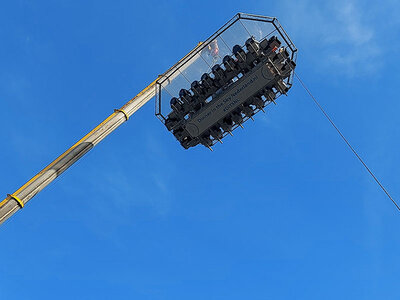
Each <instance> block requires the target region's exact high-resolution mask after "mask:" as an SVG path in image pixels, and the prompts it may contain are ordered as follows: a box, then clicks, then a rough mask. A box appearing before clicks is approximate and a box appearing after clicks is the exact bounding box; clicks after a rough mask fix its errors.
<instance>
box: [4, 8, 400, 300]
mask: <svg viewBox="0 0 400 300" xmlns="http://www.w3.org/2000/svg"><path fill="white" fill-rule="evenodd" d="M238 11H242V12H248V13H256V14H262V15H270V16H276V17H278V19H279V20H280V22H281V23H282V25H283V26H284V27H285V29H286V30H287V31H288V33H289V35H290V36H291V37H292V39H293V41H294V42H295V44H296V45H297V47H298V48H299V57H298V73H299V74H300V76H301V77H302V78H303V79H304V80H305V82H306V83H307V84H308V86H309V87H310V89H311V90H312V91H313V93H314V94H315V96H317V98H318V99H319V100H320V102H321V104H322V105H323V106H324V107H325V108H326V109H327V111H328V112H329V113H330V114H331V116H332V117H333V119H334V120H335V121H336V123H337V124H338V125H339V127H340V128H341V129H342V130H343V132H344V133H345V135H346V136H347V137H348V139H349V140H350V141H351V142H352V144H353V145H354V146H355V147H356V149H358V151H359V153H360V154H361V156H362V157H363V158H364V159H365V160H366V162H367V163H368V164H369V166H370V167H371V168H372V169H373V170H374V171H375V173H376V175H377V176H378V177H379V178H380V179H381V181H382V182H383V183H384V185H385V186H386V187H387V189H388V190H389V191H390V192H391V193H392V195H393V196H394V198H395V199H398V200H400V185H399V176H400V171H399V170H400V168H399V166H400V158H399V155H398V150H396V149H398V148H399V141H400V130H399V119H398V112H399V110H400V102H399V101H398V95H397V94H398V89H397V88H398V86H399V84H398V83H399V80H400V75H399V74H400V72H399V71H400V64H399V62H400V56H399V53H400V51H399V50H400V42H399V40H398V36H399V33H400V21H399V18H398V16H399V14H400V5H399V4H397V3H396V1H390V0H386V1H381V2H380V3H379V4H377V3H375V1H356V0H350V1H343V0H339V1H323V2H322V1H304V0H300V1H287V0H286V1H277V2H272V1H229V2H222V1H219V2H218V1H207V0H205V1H201V2H189V1H168V2H165V3H160V2H158V1H145V2H141V3H139V2H133V1H112V2H104V1H34V2H32V1H8V2H2V4H0V25H1V26H0V28H1V29H0V38H1V41H2V43H1V47H0V109H1V112H2V118H1V121H0V122H1V128H2V129H1V130H0V139H1V141H2V147H1V152H0V153H1V155H0V164H1V168H2V170H3V172H2V173H1V175H0V190H1V191H2V192H3V194H4V196H5V195H6V193H10V192H13V191H15V190H16V189H17V188H18V187H19V186H21V185H22V184H23V183H24V182H25V181H26V180H28V179H29V178H30V177H32V176H33V175H34V174H35V173H36V172H38V171H40V170H41V169H42V168H43V167H44V166H45V165H47V164H48V163H49V162H50V161H51V160H52V159H54V158H56V157H57V156H58V155H59V154H61V153H62V152H63V151H64V150H65V149H67V148H68V147H69V146H70V145H72V144H73V143H74V142H75V141H77V140H78V139H79V138H81V137H82V136H83V135H84V134H85V133H87V132H88V131H89V130H90V129H92V128H93V127H95V126H96V125H97V124H98V123H99V122H100V121H102V120H103V119H104V118H106V117H107V116H108V115H109V114H110V113H111V112H112V110H113V109H114V108H117V107H120V106H121V105H122V104H124V102H125V101H126V100H128V99H130V98H131V97H132V96H134V95H135V94H136V93H137V92H139V91H140V90H141V89H142V88H144V87H145V86H147V84H148V83H150V82H151V81H153V80H154V79H155V77H156V76H157V75H158V74H160V73H162V72H164V71H165V70H166V69H167V68H168V67H169V66H170V65H172V64H173V63H174V62H175V61H177V60H178V59H179V58H180V57H182V56H183V55H184V54H185V53H186V52H187V51H189V50H190V49H191V48H193V46H194V45H196V44H197V42H198V41H200V40H204V39H205V38H207V37H208V36H209V35H210V34H211V33H213V32H214V31H215V30H216V29H217V28H219V27H220V26H221V25H222V24H223V23H224V22H226V21H227V20H228V19H229V18H231V17H232V16H233V15H234V14H235V13H236V12H238ZM399 226H400V215H399V212H398V211H396V209H395V207H394V206H393V204H392V203H391V202H390V201H389V200H388V199H387V198H386V196H385V195H384V194H383V192H382V191H381V190H379V189H378V187H377V186H376V184H375V182H373V180H372V179H371V178H370V177H369V175H368V173H367V172H366V171H365V170H364V169H363V168H362V166H361V165H360V164H359V162H358V161H357V160H356V159H355V158H354V157H353V156H352V154H351V153H350V152H349V151H348V149H347V148H346V147H345V145H344V144H343V142H342V141H341V140H340V139H339V137H338V136H337V134H336V133H335V132H334V130H333V129H332V128H331V127H330V125H329V123H328V122H327V121H326V120H325V119H324V118H323V116H322V115H321V113H320V112H319V111H318V110H317V108H316V107H315V105H314V104H313V103H312V101H311V100H310V99H309V98H308V96H307V95H306V94H305V92H304V91H303V90H302V88H301V87H300V85H299V84H298V83H297V82H295V85H294V87H293V89H292V90H291V91H290V94H289V97H285V98H281V99H279V103H278V105H277V106H274V107H273V108H272V109H271V110H269V111H268V113H267V114H265V115H261V114H259V115H257V116H256V122H254V123H250V122H247V123H246V124H245V129H243V130H242V129H238V130H236V131H235V136H234V137H227V138H226V139H225V142H224V144H223V145H217V146H216V147H215V151H214V152H210V151H208V150H207V149H204V148H202V147H196V148H194V149H191V150H188V151H185V150H183V149H182V148H181V147H180V146H179V145H178V143H177V142H176V141H175V140H174V138H173V137H172V135H171V134H170V133H169V132H167V130H166V129H165V128H164V127H163V126H162V124H161V123H160V122H159V121H158V120H157V119H156V117H155V116H154V105H153V104H152V103H149V104H148V105H146V106H145V107H143V108H142V109H141V110H140V111H139V112H138V113H137V114H135V116H134V117H132V118H131V119H130V120H129V122H127V123H125V124H123V125H122V126H121V127H120V128H119V129H118V130H116V131H115V132H114V133H113V134H112V135H111V136H109V137H108V138H107V139H106V140H105V141H103V142H102V143H101V144H99V145H98V146H97V147H96V148H95V149H94V150H93V151H91V153H89V154H88V155H87V156H86V157H84V158H83V159H82V160H81V161H80V162H79V163H78V164H77V165H75V166H74V167H72V168H71V169H70V170H68V171H67V172H66V173H64V174H63V175H62V176H61V177H60V178H58V179H57V180H56V182H55V183H53V184H51V185H50V186H49V187H47V188H46V189H45V190H44V191H43V192H41V193H40V194H39V195H38V196H36V197H35V198H34V199H33V200H32V201H31V202H29V204H28V205H26V208H25V209H24V210H23V211H21V212H19V213H18V214H17V215H15V216H14V217H13V218H12V219H10V220H9V221H8V222H6V224H5V225H3V226H2V227H1V229H0V238H1V241H2V242H1V247H0V253H1V257H2V259H1V264H0V299H54V298H57V299H133V298H134V299H205V298H206V299H399V298H400V288H399V278H400V258H399V251H400V239H399V237H398V228H399Z"/></svg>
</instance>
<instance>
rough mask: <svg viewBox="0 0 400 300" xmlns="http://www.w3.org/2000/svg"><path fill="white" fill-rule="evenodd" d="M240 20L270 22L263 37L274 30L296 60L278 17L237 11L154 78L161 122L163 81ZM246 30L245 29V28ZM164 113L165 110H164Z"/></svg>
mask: <svg viewBox="0 0 400 300" xmlns="http://www.w3.org/2000/svg"><path fill="white" fill-rule="evenodd" d="M241 20H249V21H256V22H265V23H270V24H271V25H272V26H273V28H274V29H273V30H272V31H271V32H269V33H268V34H267V35H265V37H268V36H270V35H272V34H274V33H275V32H276V33H277V34H279V36H281V37H282V39H283V41H284V42H285V43H286V46H287V47H288V48H289V50H290V59H291V60H292V61H294V62H296V59H297V48H296V46H295V45H294V43H293V42H292V40H291V39H290V37H289V35H288V34H287V33H286V31H285V30H284V29H283V27H282V25H281V24H280V23H279V21H278V19H277V18H275V17H267V16H260V15H254V14H246V13H237V14H236V15H235V16H234V17H233V18H232V19H230V20H229V21H228V22H226V23H225V24H224V25H223V26H222V27H221V28H219V29H218V30H217V31H216V32H215V33H214V34H212V35H211V36H210V37H208V38H207V39H206V40H205V41H204V42H202V43H199V45H198V47H197V48H196V49H194V50H193V51H191V53H189V54H188V55H186V56H185V57H184V58H183V59H182V60H181V61H179V62H178V63H177V64H176V65H175V66H174V67H172V68H171V69H170V70H169V71H170V72H169V74H168V76H167V75H166V74H163V75H160V77H159V78H158V79H157V80H156V84H155V95H156V101H155V112H156V113H155V114H156V116H157V118H158V119H159V120H160V121H161V122H162V123H165V120H166V117H165V115H164V114H163V112H162V106H161V101H162V98H161V94H162V93H161V90H162V88H163V85H164V84H165V83H168V82H170V81H171V80H172V78H173V76H176V74H177V72H179V70H181V69H182V68H184V66H185V65H186V64H188V63H189V62H190V61H191V60H193V58H195V57H196V56H199V55H200V53H201V52H202V51H203V50H204V49H205V48H206V47H208V46H209V45H210V43H211V42H212V41H213V40H215V39H217V38H218V37H220V36H221V35H222V34H223V33H224V32H225V31H227V30H229V28H231V27H232V26H233V25H234V24H235V23H237V22H241ZM241 25H242V26H243V27H244V28H246V26H245V25H244V24H243V23H241ZM246 30H247V29H246ZM292 81H293V74H291V76H290V77H289V78H288V82H287V83H289V84H291V83H292ZM164 113H165V112H164Z"/></svg>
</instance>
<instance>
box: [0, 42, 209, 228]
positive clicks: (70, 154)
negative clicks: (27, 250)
mask: <svg viewBox="0 0 400 300" xmlns="http://www.w3.org/2000/svg"><path fill="white" fill-rule="evenodd" d="M201 45H202V42H200V43H199V44H198V45H197V46H196V47H195V48H194V49H193V50H192V51H190V52H189V53H188V54H187V55H185V57H183V58H182V59H181V60H179V61H178V62H177V63H176V64H175V65H174V66H172V67H171V68H170V69H169V70H168V71H166V72H165V73H164V74H163V75H160V76H158V77H157V79H156V80H154V81H153V82H152V83H150V85H149V86H147V87H146V88H145V89H144V90H143V91H141V92H140V93H139V94H137V95H136V96H135V97H134V98H132V99H131V100H129V101H128V102H127V103H126V104H125V105H124V106H122V107H121V108H120V109H115V110H114V112H113V113H112V114H111V115H110V116H109V117H108V118H107V119H105V120H104V121H103V122H101V123H100V124H99V125H98V126H97V127H96V128H94V129H93V130H92V131H90V132H89V133H88V134H87V135H85V136H84V137H83V138H82V139H80V140H79V141H78V142H77V143H76V144H75V145H73V146H72V147H71V148H69V149H68V150H67V151H65V152H64V153H63V154H61V155H60V156H59V157H57V158H56V159H55V160H54V161H53V162H52V163H50V164H49V165H48V166H47V167H45V168H44V169H43V170H42V171H40V172H39V173H38V174H36V175H35V176H34V177H33V178H32V179H30V180H29V181H28V182H27V183H25V184H24V185H23V186H21V187H20V188H19V189H18V190H16V191H15V192H14V193H13V194H9V195H7V197H6V198H5V199H4V200H3V201H1V202H0V225H1V224H2V223H4V222H5V221H6V220H7V219H8V218H9V217H11V216H12V215H13V214H14V213H16V212H17V211H18V210H20V209H21V208H23V207H24V205H25V204H26V203H27V202H28V201H29V200H31V199H32V198H33V197H34V196H35V195H36V194H37V193H39V192H40V191H41V190H43V189H44V188H45V187H46V186H47V185H49V184H50V183H51V182H52V181H53V180H55V179H56V178H57V177H58V176H60V175H61V173H63V172H64V171H65V170H67V169H68V168H69V167H70V166H72V165H73V164H74V163H75V162H77V161H78V160H79V159H80V158H81V157H82V156H84V155H85V154H86V153H88V152H89V151H90V150H91V149H92V148H93V147H94V146H96V145H97V144H98V143H100V142H101V141H102V140H103V139H104V138H105V137H106V136H108V135H109V134H110V133H111V132H113V131H114V130H115V129H117V128H118V127H119V126H120V125H121V124H122V123H124V122H125V121H128V119H129V117H130V116H132V115H133V114H134V113H135V112H136V111H137V110H138V109H139V108H141V107H142V106H143V105H145V104H146V103H147V102H148V101H149V100H150V99H151V98H153V97H154V96H155V93H156V91H155V88H156V83H157V80H158V79H160V78H161V77H164V76H170V79H171V80H172V79H173V78H174V77H176V76H177V75H178V72H175V71H176V70H177V69H178V68H179V67H180V64H181V63H182V61H183V60H184V59H186V58H188V57H189V56H190V57H189V60H196V59H198V58H199V57H200V56H199V54H194V53H195V51H196V50H197V48H198V47H200V46H201Z"/></svg>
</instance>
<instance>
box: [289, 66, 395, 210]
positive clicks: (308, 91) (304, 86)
mask: <svg viewBox="0 0 400 300" xmlns="http://www.w3.org/2000/svg"><path fill="white" fill-rule="evenodd" d="M293 73H294V75H295V77H296V78H297V80H298V81H299V82H300V84H301V85H302V87H303V88H304V90H305V91H306V92H307V93H308V95H309V96H310V97H311V99H312V100H313V101H314V103H315V104H316V105H317V106H318V108H319V110H320V111H321V112H322V113H323V114H324V116H325V118H326V119H327V120H328V121H329V123H331V125H332V126H333V128H335V130H336V131H337V133H338V134H339V135H340V137H341V138H342V140H343V141H344V142H345V143H346V145H347V146H348V147H349V149H350V150H351V151H352V152H353V154H354V155H355V156H356V157H357V158H358V160H359V161H360V162H361V164H362V165H363V166H364V167H365V169H366V170H367V171H368V173H369V174H370V175H371V176H372V178H373V179H374V180H375V182H376V183H377V184H378V185H379V187H380V188H381V189H382V191H383V192H384V193H385V194H386V196H388V198H389V199H390V200H391V201H392V202H393V204H394V205H395V206H396V208H397V209H398V210H399V211H400V206H399V205H398V204H397V203H396V201H395V200H394V199H393V198H392V196H391V195H390V194H389V192H388V191H387V190H386V189H385V187H384V186H383V185H382V183H381V182H380V181H379V179H378V178H377V177H376V176H375V175H374V173H373V172H372V171H371V169H370V168H369V167H368V166H367V164H366V163H365V162H364V160H363V159H362V158H361V156H360V155H359V154H358V153H357V151H356V150H355V149H354V148H353V146H352V145H351V144H350V142H349V141H348V140H347V139H346V137H345V136H344V135H343V133H342V132H341V131H340V129H339V128H338V127H337V126H336V124H335V123H334V122H333V121H332V119H331V118H330V117H329V115H328V114H327V113H326V111H325V110H324V109H323V107H322V106H321V104H319V102H318V101H317V99H316V98H315V97H314V95H313V94H312V93H311V91H310V90H309V89H308V88H307V86H306V85H305V83H304V82H303V80H301V78H300V77H299V75H298V74H297V73H296V72H295V71H294V70H293Z"/></svg>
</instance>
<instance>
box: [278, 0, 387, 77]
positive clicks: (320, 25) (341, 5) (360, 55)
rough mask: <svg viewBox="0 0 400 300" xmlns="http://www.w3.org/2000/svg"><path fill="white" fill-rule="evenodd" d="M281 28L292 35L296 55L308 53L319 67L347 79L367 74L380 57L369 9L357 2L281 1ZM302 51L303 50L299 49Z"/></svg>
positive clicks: (376, 65) (373, 68)
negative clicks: (297, 53) (344, 76)
mask: <svg viewBox="0 0 400 300" xmlns="http://www.w3.org/2000/svg"><path fill="white" fill-rule="evenodd" d="M281 5H282V19H283V20H282V21H283V25H287V27H289V32H291V33H293V34H292V35H294V39H295V40H296V41H297V43H298V45H299V47H300V51H301V50H303V51H308V52H309V50H310V49H312V53H310V52H309V53H308V55H310V56H311V55H312V58H311V59H312V60H315V61H318V64H319V66H323V67H324V68H328V69H335V72H336V73H337V72H339V73H341V74H343V73H345V74H346V75H349V76H354V75H356V74H365V73H370V72H372V71H374V70H376V69H378V68H379V67H380V65H381V64H382V63H383V60H384V56H383V55H382V54H383V48H384V47H382V44H380V43H377V42H376V41H377V40H378V36H379V35H380V32H379V30H380V28H379V27H378V26H377V25H375V24H376V23H375V22H374V21H375V18H376V16H374V15H373V14H371V8H370V7H369V6H368V5H364V4H362V3H360V2H359V1H356V0H352V1H341V0H339V1H327V2H323V3H319V2H318V3H315V2H314V1H308V0H305V1H298V2H296V3H293V2H292V1H284V2H283V3H282V4H281ZM301 47H303V49H301Z"/></svg>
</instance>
